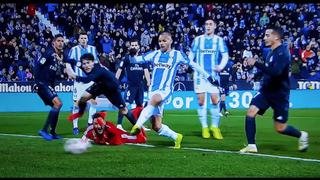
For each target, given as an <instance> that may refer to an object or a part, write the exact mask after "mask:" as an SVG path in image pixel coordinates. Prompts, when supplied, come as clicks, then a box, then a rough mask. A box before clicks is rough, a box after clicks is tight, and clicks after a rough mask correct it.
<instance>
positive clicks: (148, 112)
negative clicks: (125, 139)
mask: <svg viewBox="0 0 320 180" xmlns="http://www.w3.org/2000/svg"><path fill="white" fill-rule="evenodd" d="M154 110H155V107H154V106H152V105H147V107H145V108H143V110H142V112H141V114H140V116H139V118H138V120H137V122H136V124H135V125H137V126H138V127H139V128H141V127H142V125H143V124H144V123H145V122H146V121H147V120H148V119H149V118H150V117H151V116H152V114H153V112H154Z"/></svg>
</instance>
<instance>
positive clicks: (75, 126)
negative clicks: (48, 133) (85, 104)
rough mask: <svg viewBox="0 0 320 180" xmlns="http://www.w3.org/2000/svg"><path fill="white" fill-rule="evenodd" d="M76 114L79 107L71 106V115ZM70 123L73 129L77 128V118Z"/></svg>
mask: <svg viewBox="0 0 320 180" xmlns="http://www.w3.org/2000/svg"><path fill="white" fill-rule="evenodd" d="M77 112H79V107H78V106H73V108H72V114H75V113H77ZM72 123H73V128H78V118H77V119H74V120H73V121H72Z"/></svg>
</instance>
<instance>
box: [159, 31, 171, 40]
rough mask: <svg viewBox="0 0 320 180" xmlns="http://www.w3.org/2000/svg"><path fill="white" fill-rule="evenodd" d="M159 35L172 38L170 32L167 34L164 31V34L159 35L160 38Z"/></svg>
mask: <svg viewBox="0 0 320 180" xmlns="http://www.w3.org/2000/svg"><path fill="white" fill-rule="evenodd" d="M161 35H163V36H169V37H171V38H172V35H171V33H170V32H167V31H164V32H162V33H160V36H161Z"/></svg>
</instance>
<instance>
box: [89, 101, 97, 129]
mask: <svg viewBox="0 0 320 180" xmlns="http://www.w3.org/2000/svg"><path fill="white" fill-rule="evenodd" d="M96 112H97V109H96V107H95V105H93V104H91V103H90V108H89V117H88V123H89V124H92V122H93V119H92V115H94V114H95V113H96Z"/></svg>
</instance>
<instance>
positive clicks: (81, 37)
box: [78, 31, 88, 46]
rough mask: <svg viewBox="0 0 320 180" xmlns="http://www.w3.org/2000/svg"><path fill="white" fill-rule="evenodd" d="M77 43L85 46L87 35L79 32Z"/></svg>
mask: <svg viewBox="0 0 320 180" xmlns="http://www.w3.org/2000/svg"><path fill="white" fill-rule="evenodd" d="M78 42H79V44H80V45H81V46H86V45H87V44H88V35H87V33H86V32H84V31H82V32H80V34H79V38H78Z"/></svg>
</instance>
